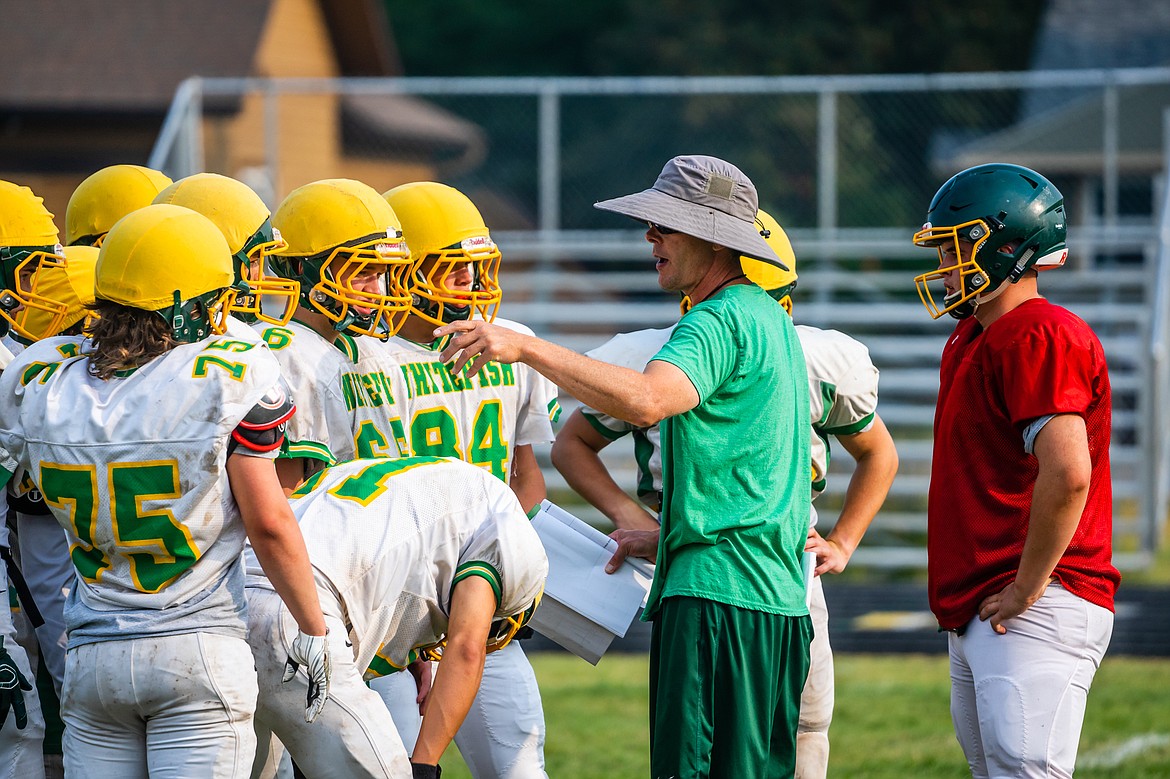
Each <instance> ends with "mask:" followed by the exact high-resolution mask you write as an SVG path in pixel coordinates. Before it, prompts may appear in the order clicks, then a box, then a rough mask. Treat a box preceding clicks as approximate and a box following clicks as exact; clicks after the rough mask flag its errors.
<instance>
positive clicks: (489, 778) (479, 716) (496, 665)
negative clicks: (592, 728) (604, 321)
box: [371, 641, 548, 779]
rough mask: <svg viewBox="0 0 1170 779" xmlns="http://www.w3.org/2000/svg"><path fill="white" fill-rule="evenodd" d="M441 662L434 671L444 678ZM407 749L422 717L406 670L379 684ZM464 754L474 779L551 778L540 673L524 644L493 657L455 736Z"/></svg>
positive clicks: (376, 684) (376, 682)
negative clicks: (538, 681)
mask: <svg viewBox="0 0 1170 779" xmlns="http://www.w3.org/2000/svg"><path fill="white" fill-rule="evenodd" d="M441 667H442V661H440V662H439V663H438V664H437V665H436V666H435V668H434V672H435V673H436V674H438V673H440V668H441ZM371 686H373V688H374V689H375V690H377V691H378V694H379V695H381V696H382V700H383V701H384V702H385V705H386V708H387V709H388V710H389V711H390V712H391V713H392V715H393V719H394V724H395V726H396V727H397V728H398V733H399V735H400V736H401V737H402V739H403V741H404V742H405V741H407V739H409V741H410V743H409V746H408V747H407V749H409V750H413V749H414V742H415V740H416V739H417V738H418V730H419V727H420V726H421V724H422V718H421V717H420V716H419V713H418V704H417V703H415V702H414V699H415V697H416V696H417V695H418V690H417V689H416V688H415V684H414V677H413V676H411V675H410V673H409V672H407V671H399V672H398V673H395V674H390V675H389V676H385V677H382V678H381V679H376V680H374V682H373V684H372V685H371ZM455 744H456V746H458V747H459V754H461V755H462V756H463V760H464V762H466V763H467V767H468V769H470V771H471V775H472V776H473V777H475V779H497V778H498V779H547V776H548V775H547V774H546V773H545V772H544V708H543V707H542V706H541V703H540V689H539V688H538V687H537V686H536V674H535V673H533V671H532V664H531V663H530V662H528V657H527V656H526V655H525V654H524V650H523V649H521V648H520V642H519V641H513V642H512V643H510V644H508V645H507V646H506V647H504V648H503V649H501V650H500V651H498V652H492V653H491V654H490V655H488V656H487V661H486V662H485V663H484V668H483V680H482V681H481V682H480V684H479V692H478V693H476V695H475V701H474V702H473V703H472V704H471V710H470V711H468V712H467V719H465V720H464V721H463V725H462V726H461V727H460V728H459V732H458V733H456V734H455Z"/></svg>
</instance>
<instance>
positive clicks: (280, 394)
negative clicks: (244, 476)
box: [232, 378, 296, 452]
mask: <svg viewBox="0 0 1170 779" xmlns="http://www.w3.org/2000/svg"><path fill="white" fill-rule="evenodd" d="M294 412H296V406H295V405H293V400H292V393H291V392H290V391H289V388H288V384H286V383H285V381H284V379H283V378H280V379H278V380H277V381H276V383H275V384H273V385H272V386H271V387H269V388H268V391H267V392H265V393H264V397H262V398H261V399H260V402H259V403H257V404H256V405H255V406H253V407H252V410H251V411H249V412H248V414H247V416H245V417H244V418H243V419H241V420H240V424H239V425H237V426H236V429H235V430H234V431H232V438H233V439H234V440H235V442H236V443H238V444H240V445H242V446H243V447H245V448H246V449H251V450H252V451H256V452H271V451H272V450H273V449H276V448H277V447H279V446H280V444H281V442H282V441H284V425H285V423H286V422H288V420H289V419H290V418H291V417H292V415H293V413H294ZM233 448H234V447H233Z"/></svg>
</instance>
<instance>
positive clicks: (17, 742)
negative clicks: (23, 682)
mask: <svg viewBox="0 0 1170 779" xmlns="http://www.w3.org/2000/svg"><path fill="white" fill-rule="evenodd" d="M3 501H4V499H3V496H0V504H2V503H3ZM3 521H4V518H3V515H2V512H0V522H3ZM62 532H64V531H62ZM8 598H9V592H8V572H7V571H6V570H4V564H3V563H2V562H0V636H3V637H4V648H5V649H7V650H8V654H10V655H12V659H13V661H14V662H15V663H16V667H17V669H18V670H19V671H20V672H21V673H22V674H24V678H25V679H27V680H28V681H29V683H30V684H32V685H34V687H33V689H32V690H30V691H29V692H26V693H24V706H25V709H26V711H27V712H28V724H27V725H25V726H24V729H23V730H17V728H16V717H15V716H14V715H13V713H12V711H11V710H10V711H9V712H8V719H6V720H4V727H3V729H0V779H44V776H45V764H44V757H43V756H42V747H43V743H44V740H45V718H44V715H43V714H42V713H41V700H40V697H39V696H38V695H37V691H36V687H35V685H36V675H35V674H34V673H33V672H32V669H31V668H30V667H29V663H28V655H27V654H26V653H25V651H24V648H23V647H21V646H20V644H18V643H16V628H15V627H14V626H13V623H12V609H11V608H9V606H8Z"/></svg>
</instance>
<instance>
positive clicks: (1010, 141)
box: [943, 84, 1170, 175]
mask: <svg viewBox="0 0 1170 779" xmlns="http://www.w3.org/2000/svg"><path fill="white" fill-rule="evenodd" d="M1167 107H1170V84H1155V85H1147V86H1141V87H1127V88H1125V89H1119V90H1118V106H1117V118H1118V121H1117V133H1118V135H1117V150H1118V153H1117V165H1118V170H1119V171H1121V172H1122V173H1129V172H1133V173H1144V172H1149V171H1153V170H1158V169H1160V168H1161V166H1162V114H1163V111H1164V110H1165V109H1166V108H1167ZM1104 116H1105V114H1104V103H1103V101H1102V98H1101V92H1100V90H1096V91H1095V92H1093V93H1091V94H1088V95H1085V96H1084V97H1081V98H1078V99H1077V100H1075V101H1073V102H1072V103H1069V104H1067V105H1065V106H1063V107H1061V108H1057V109H1054V110H1052V111H1049V112H1048V113H1046V114H1044V115H1042V116H1038V117H1036V118H1034V119H1031V120H1029V121H1026V122H1021V123H1019V124H1016V125H1013V126H1011V127H1008V128H1007V129H1005V130H1001V131H1000V132H998V133H994V134H992V135H988V136H986V137H984V138H981V139H979V140H978V141H975V142H973V143H969V144H966V145H965V146H963V147H962V148H960V149H958V150H957V152H956V153H955V154H954V155H953V156H951V157H949V158H948V159H947V160H946V162H945V164H944V165H943V167H944V168H946V169H952V168H953V169H963V168H968V167H971V166H972V165H980V164H982V163H985V162H1011V163H1015V164H1017V165H1026V166H1027V167H1030V168H1034V169H1036V170H1043V171H1047V172H1060V173H1076V174H1083V175H1099V174H1100V173H1101V165H1102V161H1101V156H1102V149H1104V148H1105V129H1104V128H1105V121H1104Z"/></svg>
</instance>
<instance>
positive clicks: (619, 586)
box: [529, 500, 654, 665]
mask: <svg viewBox="0 0 1170 779" xmlns="http://www.w3.org/2000/svg"><path fill="white" fill-rule="evenodd" d="M532 526H533V527H534V528H535V529H536V532H537V534H539V535H540V540H541V542H542V543H543V544H544V551H545V553H546V554H547V555H548V581H547V582H546V583H545V587H544V598H543V600H541V602H540V608H538V609H537V610H536V613H535V614H533V616H532V621H531V622H529V625H531V627H532V628H533V630H535V631H536V632H538V633H540V634H541V635H544V636H547V637H548V638H550V639H552V640H553V641H555V642H556V643H558V644H560V645H561V646H563V647H564V648H565V649H568V650H569V651H570V652H572V653H573V654H575V655H577V656H578V657H581V658H583V659H585V660H588V661H589V662H590V663H592V664H594V665H597V661H598V660H600V659H601V656H602V655H603V654H605V651H606V650H607V649H608V648H609V645H610V643H611V642H612V641H613V639H614V638H615V637H617V636H624V635H625V634H626V631H627V630H628V629H629V627H630V623H631V622H633V620H634V617H635V616H637V614H638V610H639V609H640V608H641V607H642V606H643V605H644V604H645V603H646V596H647V594H648V593H649V592H650V581H651V579H653V578H654V565H653V564H652V563H649V562H647V561H646V560H641V559H637V558H628V559H627V560H626V561H625V562H624V563H623V564H622V565H621V567H620V568H618V570H617V571H615V572H614V573H612V574H608V573H606V572H605V564H606V563H608V562H609V560H610V558H611V557H613V554H614V552H616V551H617V542H616V541H614V540H613V539H612V538H610V537H609V536H607V535H605V534H604V533H602V532H601V531H599V530H597V529H595V528H593V527H591V526H590V525H588V524H587V523H585V522H582V521H581V520H580V519H577V518H576V517H574V516H573V515H572V514H570V513H569V512H567V511H565V510H564V509H562V508H561V507H559V506H557V505H556V504H554V503H550V502H549V501H547V500H546V501H544V502H542V503H541V505H540V511H539V512H538V513H537V515H536V516H535V517H534V518H533V520H532Z"/></svg>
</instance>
